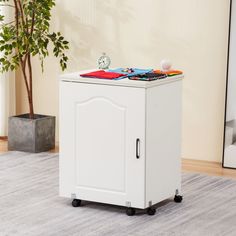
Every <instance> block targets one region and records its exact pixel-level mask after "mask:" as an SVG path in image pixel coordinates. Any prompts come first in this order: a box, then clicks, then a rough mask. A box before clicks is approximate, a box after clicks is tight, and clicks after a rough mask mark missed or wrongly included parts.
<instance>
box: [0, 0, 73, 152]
mask: <svg viewBox="0 0 236 236" xmlns="http://www.w3.org/2000/svg"><path fill="white" fill-rule="evenodd" d="M0 3H1V4H0V5H1V7H5V8H12V9H14V10H13V11H14V18H13V19H12V21H8V20H7V19H5V17H6V16H5V15H4V14H5V12H4V11H3V15H2V12H1V15H0V28H1V30H0V52H1V55H0V63H1V67H0V71H1V72H2V73H6V72H8V71H9V70H11V71H13V70H17V69H18V68H19V69H20V70H21V72H22V75H23V81H24V84H25V88H26V91H27V95H28V104H29V113H28V114H23V115H20V116H15V117H10V118H9V122H8V149H9V150H18V151H27V152H41V151H48V150H50V149H51V148H54V146H55V117H51V116H45V115H39V114H35V113H34V102H33V77H34V72H33V69H32V62H31V61H32V57H34V56H38V57H39V59H40V61H41V68H42V71H43V68H44V66H43V65H44V59H45V58H46V57H47V56H48V55H49V51H48V48H49V44H52V46H53V55H54V56H55V57H58V58H59V62H60V66H61V69H62V70H65V69H66V67H67V60H68V57H67V56H66V54H65V51H66V50H67V49H69V46H68V44H69V42H68V41H66V40H65V38H64V37H63V36H62V35H61V33H60V32H51V31H50V20H51V10H52V8H53V7H54V6H55V0H40V1H39V0H38V1H34V0H30V1H18V0H0Z"/></svg>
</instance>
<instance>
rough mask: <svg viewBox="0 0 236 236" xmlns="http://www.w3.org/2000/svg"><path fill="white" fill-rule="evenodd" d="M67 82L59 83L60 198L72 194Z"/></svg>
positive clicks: (71, 116)
mask: <svg viewBox="0 0 236 236" xmlns="http://www.w3.org/2000/svg"><path fill="white" fill-rule="evenodd" d="M68 85H69V83H68V82H62V81H61V82H60V96H59V97H60V109H59V125H60V133H59V142H60V158H59V192H60V196H61V197H69V198H70V197H71V194H72V193H74V183H73V181H71V180H73V179H74V172H73V171H72V170H73V169H74V162H73V161H74V150H73V148H72V147H74V138H73V135H74V134H73V133H72V132H71V130H73V129H74V127H73V119H74V117H73V104H72V103H71V101H70V100H71V98H70V94H71V91H70V87H69V86H68Z"/></svg>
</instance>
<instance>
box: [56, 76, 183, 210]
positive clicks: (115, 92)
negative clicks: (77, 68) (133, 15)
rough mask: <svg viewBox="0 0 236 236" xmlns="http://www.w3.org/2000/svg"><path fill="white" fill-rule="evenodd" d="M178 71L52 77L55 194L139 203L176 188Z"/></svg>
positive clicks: (158, 198)
mask: <svg viewBox="0 0 236 236" xmlns="http://www.w3.org/2000/svg"><path fill="white" fill-rule="evenodd" d="M181 84H182V81H181V77H175V78H170V79H166V80H165V81H164V80H162V81H153V82H143V81H130V80H128V79H124V80H117V81H108V80H100V79H85V78H80V77H79V74H70V75H64V76H62V77H61V81H60V196H63V197H68V198H75V199H81V200H89V201H95V202H102V203H109V204H115V205H121V206H128V207H132V208H141V209H144V208H147V207H150V206H151V205H153V204H155V203H158V202H160V201H162V200H164V199H167V198H169V197H172V196H174V195H175V193H176V190H179V191H180V173H181V172H180V146H181V144H180V142H181Z"/></svg>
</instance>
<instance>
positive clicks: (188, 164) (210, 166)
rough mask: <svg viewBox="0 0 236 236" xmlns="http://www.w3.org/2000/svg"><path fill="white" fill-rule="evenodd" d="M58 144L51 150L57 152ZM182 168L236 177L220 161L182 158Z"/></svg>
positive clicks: (2, 148) (0, 143) (1, 148)
mask: <svg viewBox="0 0 236 236" xmlns="http://www.w3.org/2000/svg"><path fill="white" fill-rule="evenodd" d="M58 151H59V148H58V146H57V147H56V148H55V149H54V150H52V151H51V152H54V153H55V152H58ZM4 152H7V141H6V139H0V153H4ZM182 170H183V171H184V172H196V173H203V174H208V175H213V176H224V177H227V178H234V179H236V170H232V169H225V168H222V166H221V164H220V163H216V162H207V161H197V160H190V159H183V160H182Z"/></svg>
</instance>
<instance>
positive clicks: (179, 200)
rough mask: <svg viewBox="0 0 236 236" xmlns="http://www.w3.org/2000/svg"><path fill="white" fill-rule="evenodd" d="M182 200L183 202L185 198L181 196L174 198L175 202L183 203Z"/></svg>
mask: <svg viewBox="0 0 236 236" xmlns="http://www.w3.org/2000/svg"><path fill="white" fill-rule="evenodd" d="M182 200H183V197H182V196H180V195H175V198H174V201H175V202H178V203H179V202H182Z"/></svg>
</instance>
